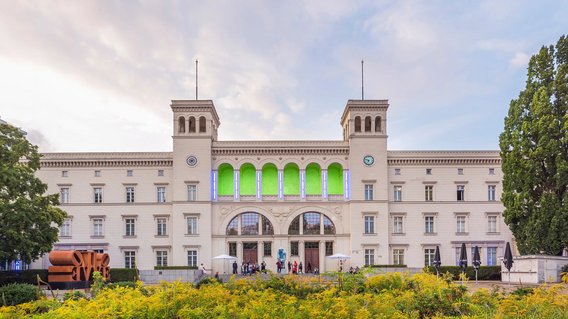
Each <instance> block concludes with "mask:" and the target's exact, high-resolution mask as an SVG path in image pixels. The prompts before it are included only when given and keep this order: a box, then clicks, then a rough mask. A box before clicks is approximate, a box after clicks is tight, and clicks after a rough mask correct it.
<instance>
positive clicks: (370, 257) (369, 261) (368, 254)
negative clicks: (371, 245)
mask: <svg viewBox="0 0 568 319" xmlns="http://www.w3.org/2000/svg"><path fill="white" fill-rule="evenodd" d="M374 264H375V250H374V249H365V266H372V265H374Z"/></svg>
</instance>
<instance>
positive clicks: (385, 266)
mask: <svg viewBox="0 0 568 319" xmlns="http://www.w3.org/2000/svg"><path fill="white" fill-rule="evenodd" d="M365 267H368V268H406V267H407V266H406V265H369V266H365Z"/></svg>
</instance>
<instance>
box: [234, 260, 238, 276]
mask: <svg viewBox="0 0 568 319" xmlns="http://www.w3.org/2000/svg"><path fill="white" fill-rule="evenodd" d="M238 268H239V266H238V265H237V261H236V260H235V261H233V275H236V274H237V273H238V271H237V269H238Z"/></svg>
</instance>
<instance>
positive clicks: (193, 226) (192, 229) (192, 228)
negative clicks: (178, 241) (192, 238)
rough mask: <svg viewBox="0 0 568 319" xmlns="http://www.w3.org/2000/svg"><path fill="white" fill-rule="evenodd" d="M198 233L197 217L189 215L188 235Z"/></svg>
mask: <svg viewBox="0 0 568 319" xmlns="http://www.w3.org/2000/svg"><path fill="white" fill-rule="evenodd" d="M197 234H198V233H197V217H187V235H197Z"/></svg>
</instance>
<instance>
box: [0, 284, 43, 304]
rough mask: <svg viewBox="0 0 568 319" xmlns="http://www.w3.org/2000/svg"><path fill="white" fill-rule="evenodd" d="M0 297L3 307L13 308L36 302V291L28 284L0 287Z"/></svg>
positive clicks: (35, 288)
mask: <svg viewBox="0 0 568 319" xmlns="http://www.w3.org/2000/svg"><path fill="white" fill-rule="evenodd" d="M0 297H1V298H2V299H1V300H2V304H3V305H4V306H14V305H19V304H21V303H24V302H30V301H32V300H37V299H38V290H37V287H35V286H34V285H30V284H9V285H6V286H3V287H0Z"/></svg>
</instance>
